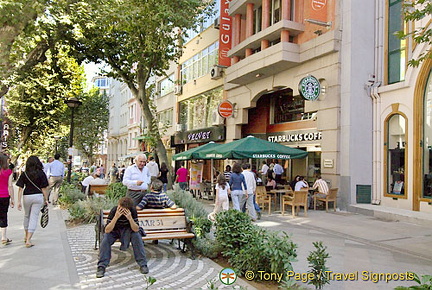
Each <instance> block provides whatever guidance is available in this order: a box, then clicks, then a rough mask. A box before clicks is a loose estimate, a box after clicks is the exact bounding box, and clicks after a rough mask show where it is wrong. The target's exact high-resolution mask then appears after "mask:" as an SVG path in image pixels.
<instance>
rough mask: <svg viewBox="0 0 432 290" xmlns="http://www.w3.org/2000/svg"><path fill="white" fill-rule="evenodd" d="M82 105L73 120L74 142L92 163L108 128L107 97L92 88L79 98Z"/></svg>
mask: <svg viewBox="0 0 432 290" xmlns="http://www.w3.org/2000/svg"><path fill="white" fill-rule="evenodd" d="M80 100H82V105H81V106H80V107H79V109H78V110H77V113H76V115H75V122H76V123H77V124H79V126H77V127H76V128H75V133H74V139H75V140H74V144H76V148H77V149H78V150H79V151H81V152H82V153H83V154H84V156H85V157H86V158H87V159H88V160H89V163H90V164H93V156H94V154H95V153H96V152H97V150H98V147H99V145H100V144H101V143H102V142H103V141H104V137H105V136H104V135H105V133H106V130H107V129H108V118H109V110H108V105H109V99H108V96H107V95H106V94H105V93H103V94H102V93H100V92H99V89H97V88H94V89H92V90H91V91H90V92H88V93H85V94H83V95H82V97H81V98H80Z"/></svg>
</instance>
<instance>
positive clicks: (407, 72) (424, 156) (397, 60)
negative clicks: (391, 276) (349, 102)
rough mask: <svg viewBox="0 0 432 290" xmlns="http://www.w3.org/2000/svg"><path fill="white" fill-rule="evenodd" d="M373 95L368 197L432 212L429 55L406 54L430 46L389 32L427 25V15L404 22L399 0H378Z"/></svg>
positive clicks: (431, 83) (430, 66)
mask: <svg viewBox="0 0 432 290" xmlns="http://www.w3.org/2000/svg"><path fill="white" fill-rule="evenodd" d="M377 2H379V3H378V5H377V9H376V21H375V23H376V30H377V36H378V37H376V43H375V59H376V72H375V76H376V79H375V82H374V83H373V85H372V86H371V88H370V91H371V96H372V98H373V114H374V115H373V132H374V154H373V157H374V160H373V164H374V168H373V169H374V174H373V176H374V181H373V185H374V188H373V203H375V204H381V205H384V206H389V207H395V208H401V209H407V210H414V211H422V212H429V213H432V207H431V204H432V177H431V176H432V174H431V170H432V159H431V148H432V144H431V143H432V141H431V140H432V138H431V137H432V131H431V123H432V117H431V116H432V106H431V104H432V77H431V70H432V60H431V59H430V58H428V59H426V60H425V61H423V62H422V63H420V65H419V66H418V67H413V66H409V65H408V60H410V59H412V58H414V59H416V58H418V57H419V56H420V55H422V54H423V53H427V52H430V50H431V45H430V44H428V43H422V44H415V43H413V41H412V39H411V38H406V39H399V38H397V37H396V36H395V35H394V33H395V32H397V31H401V30H405V31H406V32H411V31H414V30H415V29H420V30H423V31H425V30H426V28H427V27H429V29H430V25H431V17H430V15H426V17H424V18H423V19H422V20H421V21H419V22H416V23H411V22H408V23H406V22H403V21H402V19H403V14H402V4H403V1H377Z"/></svg>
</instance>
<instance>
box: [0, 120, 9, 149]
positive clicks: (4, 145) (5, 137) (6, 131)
mask: <svg viewBox="0 0 432 290" xmlns="http://www.w3.org/2000/svg"><path fill="white" fill-rule="evenodd" d="M8 139H9V124H8V123H6V122H3V133H2V136H1V147H2V149H5V148H7V147H8V145H7V140H8Z"/></svg>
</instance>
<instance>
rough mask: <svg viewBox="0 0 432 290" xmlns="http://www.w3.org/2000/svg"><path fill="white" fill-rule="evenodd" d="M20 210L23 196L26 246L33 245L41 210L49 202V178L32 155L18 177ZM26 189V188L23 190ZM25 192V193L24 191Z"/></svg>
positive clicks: (37, 159) (36, 158)
mask: <svg viewBox="0 0 432 290" xmlns="http://www.w3.org/2000/svg"><path fill="white" fill-rule="evenodd" d="M16 185H17V186H18V187H19V189H18V210H21V208H22V207H21V197H23V198H22V199H23V203H24V231H25V245H26V248H30V247H33V244H32V242H31V238H32V236H33V233H34V232H35V230H36V226H37V224H38V218H39V212H40V210H41V208H42V206H43V205H47V204H48V191H47V187H48V179H47V177H46V175H45V173H44V171H43V165H42V163H41V162H40V160H39V158H38V157H36V156H30V157H29V158H28V159H27V162H26V166H25V171H24V172H23V173H22V174H21V175H20V177H19V178H18V180H17V182H16ZM23 189H24V190H23ZM23 192H24V193H23Z"/></svg>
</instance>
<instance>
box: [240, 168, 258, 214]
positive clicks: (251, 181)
mask: <svg viewBox="0 0 432 290" xmlns="http://www.w3.org/2000/svg"><path fill="white" fill-rule="evenodd" d="M242 168H243V172H242V174H243V175H244V178H245V181H246V188H247V190H246V192H247V194H243V198H242V200H241V202H240V208H243V207H244V205H245V203H246V206H247V208H248V211H249V216H250V218H251V219H252V221H256V220H257V213H256V210H255V205H254V201H253V198H254V194H255V191H256V179H255V174H254V173H253V172H252V171H251V166H250V164H249V163H245V164H243V165H242Z"/></svg>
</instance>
